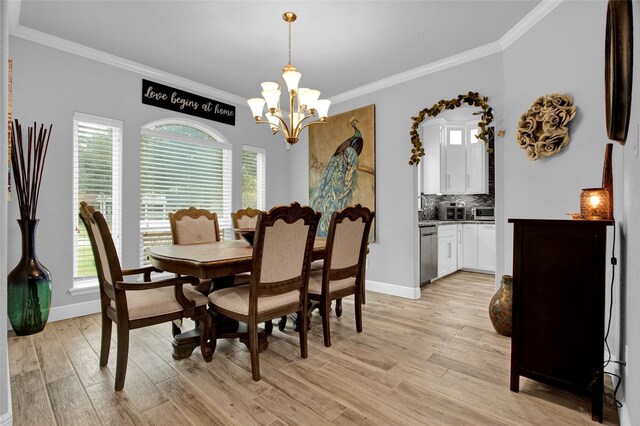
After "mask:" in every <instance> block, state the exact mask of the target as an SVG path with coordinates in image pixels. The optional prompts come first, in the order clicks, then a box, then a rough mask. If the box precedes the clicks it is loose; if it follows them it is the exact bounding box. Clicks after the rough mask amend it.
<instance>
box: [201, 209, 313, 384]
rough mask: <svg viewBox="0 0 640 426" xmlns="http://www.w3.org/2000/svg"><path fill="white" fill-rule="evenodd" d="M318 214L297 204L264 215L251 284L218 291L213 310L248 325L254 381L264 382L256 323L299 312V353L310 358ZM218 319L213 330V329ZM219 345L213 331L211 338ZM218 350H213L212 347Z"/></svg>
mask: <svg viewBox="0 0 640 426" xmlns="http://www.w3.org/2000/svg"><path fill="white" fill-rule="evenodd" d="M319 220H320V213H316V212H314V211H313V209H312V208H311V207H302V206H300V204H298V203H293V204H291V205H290V206H279V207H274V208H273V209H271V210H270V211H269V212H268V213H265V212H261V213H260V214H259V215H258V221H257V223H256V232H255V237H254V242H253V258H252V270H251V283H250V284H247V285H244V286H239V287H231V288H226V289H222V290H218V291H214V292H212V293H211V294H210V295H209V302H210V306H211V308H212V309H213V310H214V311H215V312H218V313H220V314H222V315H224V316H227V317H231V318H233V319H236V320H238V321H241V322H244V323H246V324H247V326H248V330H249V331H248V333H249V351H250V354H251V371H252V375H253V379H254V380H256V381H258V380H260V364H259V358H258V324H259V323H262V322H268V323H269V324H270V321H271V320H272V319H274V318H278V317H280V316H282V315H287V314H289V313H293V312H297V313H298V315H299V316H300V317H301V318H302V322H303V324H302V326H301V327H299V329H300V330H299V337H300V355H301V356H302V358H306V357H307V353H308V351H307V323H306V321H307V285H308V282H309V271H310V264H311V256H312V254H313V243H314V239H315V234H316V229H317V226H318V221H319ZM215 322H216V317H215V315H214V319H213V323H214V324H213V326H212V330H215ZM211 340H212V342H215V331H214V333H213V335H212V339H211ZM214 349H215V346H214Z"/></svg>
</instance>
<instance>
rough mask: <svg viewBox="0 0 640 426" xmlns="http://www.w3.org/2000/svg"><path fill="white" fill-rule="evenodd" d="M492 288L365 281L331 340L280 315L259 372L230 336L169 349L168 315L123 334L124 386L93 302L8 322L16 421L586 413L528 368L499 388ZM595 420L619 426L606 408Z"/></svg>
mask: <svg viewBox="0 0 640 426" xmlns="http://www.w3.org/2000/svg"><path fill="white" fill-rule="evenodd" d="M494 293H495V278H494V277H493V276H491V275H485V274H474V273H470V272H458V273H455V274H452V275H450V276H448V277H445V278H443V279H440V280H437V281H435V282H433V283H431V284H428V285H426V286H424V287H422V288H421V298H420V299H419V300H409V299H403V298H399V297H392V296H386V295H382V294H378V293H367V304H366V305H364V306H363V328H364V330H363V332H362V333H357V332H356V330H355V317H354V309H353V308H354V306H353V304H354V300H353V297H347V298H345V299H344V301H343V304H344V311H343V315H342V316H341V317H340V318H337V317H336V315H335V312H331V314H330V318H329V320H330V322H331V337H332V346H331V347H330V348H327V347H325V346H324V343H323V337H322V334H323V333H322V323H321V318H320V316H319V315H318V312H317V311H316V312H314V313H313V315H312V319H311V330H310V332H309V336H308V346H309V357H308V358H306V359H303V358H301V357H300V347H299V339H298V334H297V333H296V332H295V331H293V327H292V324H291V321H289V324H288V326H287V328H286V329H285V331H284V332H280V331H279V330H278V329H277V328H276V329H275V330H274V331H273V334H272V335H271V336H270V337H269V349H268V350H267V351H266V352H263V353H261V354H260V370H261V376H262V380H260V381H258V382H256V381H254V380H253V379H252V377H251V367H250V360H249V352H248V349H247V347H246V346H245V345H244V344H242V343H240V342H239V341H238V340H237V339H229V340H220V341H218V343H217V348H216V352H215V354H214V357H213V360H212V361H211V362H208V363H207V362H205V361H204V359H203V358H202V355H201V353H200V351H199V349H196V350H195V351H194V353H193V354H192V355H191V357H189V358H187V359H184V360H179V361H176V360H174V359H173V357H172V346H171V344H172V336H171V326H170V324H169V323H166V324H158V325H155V326H151V327H145V328H142V329H139V330H134V331H132V332H131V339H130V340H131V344H130V352H129V362H128V371H127V375H126V381H125V388H124V391H122V392H114V390H113V386H114V375H115V367H116V365H115V356H116V354H117V341H116V338H115V332H114V335H113V336H112V348H111V353H110V357H109V364H108V367H107V368H102V369H101V368H100V367H99V366H98V358H99V351H100V340H101V336H100V334H101V324H100V321H101V316H100V314H94V315H88V316H85V317H80V318H74V319H72V320H65V321H60V322H56V323H50V324H48V325H47V327H46V328H45V330H44V331H43V332H41V333H38V334H36V335H33V336H25V337H15V335H13V334H9V339H8V343H9V365H10V375H11V386H12V401H13V419H14V424H15V425H29V426H30V425H33V424H38V425H40V424H65V425H66V424H74V423H83V424H86V423H96V424H97V423H101V424H136V425H138V424H150V425H155V424H157V425H177V424H179V425H200V424H202V425H204V424H207V425H209V424H214V425H216V424H222V425H232V424H234V425H261V426H262V425H265V426H266V425H272V426H282V425H286V424H327V423H332V424H335V425H353V424H358V425H388V424H402V425H413V424H416V425H418V424H420V425H423V424H429V425H450V424H455V425H458V424H472V425H476V424H495V425H524V424H544V425H547V424H554V425H555V424H562V425H593V422H592V421H591V413H590V410H591V402H590V400H589V399H588V398H585V397H582V396H577V395H574V394H572V393H570V392H567V391H564V390H561V389H558V388H554V387H552V386H548V385H544V384H542V383H539V382H536V381H534V380H531V379H526V378H522V379H521V381H520V392H518V393H515V392H511V391H510V390H509V374H510V348H511V340H510V339H509V338H506V337H504V336H500V335H498V334H497V333H495V331H494V330H493V327H492V325H491V322H490V320H489V317H488V313H487V308H488V305H489V300H490V299H491V296H492V295H493V294H494ZM192 327H193V321H190V320H185V321H184V323H183V328H184V329H185V330H186V329H190V328H192ZM606 385H607V387H608V389H609V391H610V389H611V381H610V380H606ZM604 424H605V425H617V424H619V419H618V415H617V411H616V409H615V408H614V407H613V406H606V407H605V409H604Z"/></svg>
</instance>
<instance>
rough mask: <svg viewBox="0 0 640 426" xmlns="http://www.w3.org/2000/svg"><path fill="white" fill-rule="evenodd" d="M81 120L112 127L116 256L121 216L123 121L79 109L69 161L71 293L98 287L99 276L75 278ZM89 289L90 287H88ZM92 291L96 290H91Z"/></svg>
mask: <svg viewBox="0 0 640 426" xmlns="http://www.w3.org/2000/svg"><path fill="white" fill-rule="evenodd" d="M80 123H88V124H93V125H97V126H105V127H111V128H113V129H115V131H114V136H113V139H112V141H111V143H112V149H111V155H112V169H111V179H112V184H111V188H112V193H113V198H112V205H113V211H114V212H117V214H116V213H114V214H112V218H111V220H112V223H111V225H110V230H111V234H112V237H113V243H114V245H115V248H116V252H117V253H118V256H120V255H121V253H122V219H123V217H122V216H123V208H122V160H123V152H122V147H123V145H124V122H123V121H122V120H116V119H112V118H107V117H101V116H97V115H92V114H86V113H81V112H74V113H73V163H72V169H73V170H72V174H73V180H72V186H73V188H72V194H73V197H72V202H73V209H72V211H73V226H72V229H73V231H72V232H73V255H72V271H73V279H72V281H73V286H72V288H71V289H70V292H71V294H83V293H85V292H87V289H92V288H94V289H95V288H96V287H97V286H98V277H97V276H92V277H77V276H76V273H77V264H78V235H79V232H80V231H79V230H78V229H77V227H79V226H83V225H82V224H81V223H79V218H78V211H79V205H80V204H79V203H80V201H83V200H80V199H79V188H80V182H79V178H80V177H79V173H78V172H79V170H78V165H79V161H80V159H79V156H80V154H79V126H80ZM89 291H92V290H89ZM93 291H95V290H93Z"/></svg>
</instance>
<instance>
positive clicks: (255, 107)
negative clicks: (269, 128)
mask: <svg viewBox="0 0 640 426" xmlns="http://www.w3.org/2000/svg"><path fill="white" fill-rule="evenodd" d="M264 102H265V101H264V99H262V98H251V99H249V100H248V101H247V103H248V104H249V107H250V108H251V114H253V116H254V117H256V119H258V120H259V119H260V117H262V109H263V108H264Z"/></svg>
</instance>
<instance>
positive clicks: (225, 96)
mask: <svg viewBox="0 0 640 426" xmlns="http://www.w3.org/2000/svg"><path fill="white" fill-rule="evenodd" d="M9 3H13V2H9ZM9 34H10V35H12V36H14V37H19V38H22V39H25V40H28V41H31V42H34V43H38V44H42V45H44V46H48V47H52V48H54V49H58V50H62V51H64V52H67V53H71V54H73V55H78V56H81V57H83V58H87V59H91V60H93V61H96V62H101V63H103V64H106V65H111V66H113V67H116V68H120V69H123V70H126V71H131V72H133V73H136V74H140V75H143V76H145V77H150V78H153V79H156V80H160V81H161V82H164V83H168V84H175V85H177V86H180V88H181V89H184V90H191V91H194V92H197V93H198V94H200V95H203V96H210V97H212V98H214V99H217V100H221V101H227V102H232V103H234V104H238V105H242V106H246V107H247V108H249V106H248V105H247V103H246V99H245V98H243V97H240V96H238V95H234V94H233V93H229V92H225V91H223V90H219V89H216V88H213V87H211V86H207V85H206V84H202V83H198V82H195V81H193V80H189V79H187V78H184V77H180V76H177V75H175V74H171V73H168V72H165V71H160V70H158V69H156V68H152V67H148V66H146V65H142V64H139V63H137V62H134V61H130V60H128V59H124V58H121V57H119V56H116V55H112V54H110V53H106V52H103V51H101V50H97V49H93V48H90V47H87V46H84V45H82V44H78V43H74V42H72V41H69V40H65V39H62V38H59V37H56V36H52V35H50V34H47V33H43V32H41V31H37V30H34V29H31V28H28V27H25V26H23V25H19V24H18V25H16V26H15V27H13V28H10V29H9Z"/></svg>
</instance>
